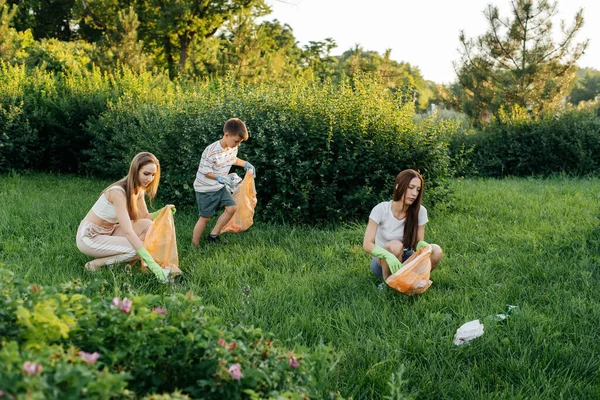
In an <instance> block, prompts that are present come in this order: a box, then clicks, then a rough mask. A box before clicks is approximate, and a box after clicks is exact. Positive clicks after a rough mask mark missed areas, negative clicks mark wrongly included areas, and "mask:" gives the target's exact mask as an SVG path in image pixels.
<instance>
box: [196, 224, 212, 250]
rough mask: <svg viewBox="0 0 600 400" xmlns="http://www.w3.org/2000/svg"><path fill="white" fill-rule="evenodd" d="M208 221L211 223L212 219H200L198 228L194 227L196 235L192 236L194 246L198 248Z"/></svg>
mask: <svg viewBox="0 0 600 400" xmlns="http://www.w3.org/2000/svg"><path fill="white" fill-rule="evenodd" d="M208 221H210V217H200V218H198V222H196V226H194V234H193V235H192V246H194V247H198V245H199V244H200V238H201V237H202V233H203V232H204V228H206V224H208Z"/></svg>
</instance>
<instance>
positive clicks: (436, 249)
mask: <svg viewBox="0 0 600 400" xmlns="http://www.w3.org/2000/svg"><path fill="white" fill-rule="evenodd" d="M443 254H444V252H443V251H442V248H441V247H440V246H438V245H437V244H432V245H431V264H432V269H433V268H435V266H436V265H438V264H439V262H440V261H442V255H443Z"/></svg>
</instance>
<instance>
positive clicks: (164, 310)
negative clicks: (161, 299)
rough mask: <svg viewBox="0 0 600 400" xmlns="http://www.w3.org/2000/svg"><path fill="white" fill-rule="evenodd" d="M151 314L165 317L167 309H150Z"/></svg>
mask: <svg viewBox="0 0 600 400" xmlns="http://www.w3.org/2000/svg"><path fill="white" fill-rule="evenodd" d="M152 312H153V313H157V314H162V315H165V314H166V313H167V309H166V308H160V307H156V308H153V309H152Z"/></svg>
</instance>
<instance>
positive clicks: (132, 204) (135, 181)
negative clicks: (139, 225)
mask: <svg viewBox="0 0 600 400" xmlns="http://www.w3.org/2000/svg"><path fill="white" fill-rule="evenodd" d="M151 163H152V164H154V165H156V175H154V180H153V181H152V182H151V183H150V184H149V185H148V186H147V187H146V188H145V192H146V193H145V194H146V195H147V196H148V199H150V202H152V199H154V197H155V196H156V191H157V190H158V182H159V181H160V163H159V162H158V159H157V158H156V157H155V156H154V154H152V153H148V152H142V153H138V154H136V156H135V157H133V160H131V165H130V166H129V172H128V173H127V176H125V177H124V178H123V179H121V180H119V181H117V182H115V183H113V184H112V185H110V186H115V185H118V186H121V187H122V188H123V189H125V197H126V198H127V212H128V213H129V218H131V220H132V221H137V220H138V219H139V210H138V206H137V197H138V193H137V192H136V189H137V188H138V187H140V182H139V177H140V169H142V168H143V167H144V166H145V165H148V164H151ZM110 186H109V187H110Z"/></svg>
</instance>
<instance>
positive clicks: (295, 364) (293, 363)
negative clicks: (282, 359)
mask: <svg viewBox="0 0 600 400" xmlns="http://www.w3.org/2000/svg"><path fill="white" fill-rule="evenodd" d="M299 366H300V363H299V362H298V360H296V357H294V356H290V367H291V368H298V367H299Z"/></svg>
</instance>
